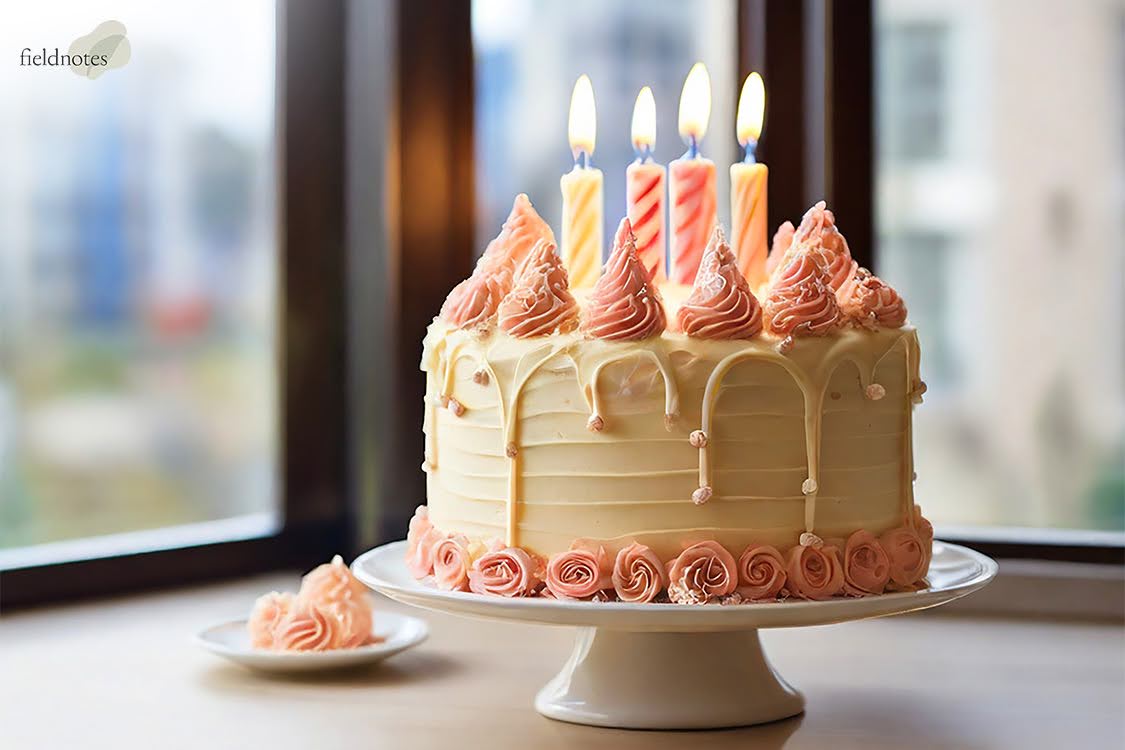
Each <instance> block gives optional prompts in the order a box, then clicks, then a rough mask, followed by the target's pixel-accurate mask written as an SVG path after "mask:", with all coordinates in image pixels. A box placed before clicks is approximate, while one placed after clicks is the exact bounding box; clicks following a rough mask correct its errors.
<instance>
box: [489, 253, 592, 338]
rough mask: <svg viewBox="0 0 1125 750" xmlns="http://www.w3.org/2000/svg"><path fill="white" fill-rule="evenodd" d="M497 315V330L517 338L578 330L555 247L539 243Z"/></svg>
mask: <svg viewBox="0 0 1125 750" xmlns="http://www.w3.org/2000/svg"><path fill="white" fill-rule="evenodd" d="M498 313H499V317H498V323H499V325H500V330H502V331H504V332H505V333H509V334H511V335H512V336H516V337H517V338H530V337H533V336H546V335H548V334H551V333H554V332H555V331H563V332H566V331H573V330H574V329H575V328H576V327H577V326H578V302H576V301H575V299H574V295H572V294H571V293H570V285H569V283H568V281H567V276H566V268H564V267H563V264H562V259H561V258H559V256H558V253H556V252H555V243H553V242H551V241H549V240H545V239H541V240H539V242H538V243H537V244H536V245H535V249H533V250H532V251H531V254H530V255H528V256H527V260H526V261H525V262H524V264H523V267H522V269H521V271H520V275H519V278H518V279H517V280H516V285H515V287H514V288H513V289H512V291H511V292H509V293H508V295H507V296H506V297H505V298H504V300H503V301H502V302H501V303H500V308H499V311H498Z"/></svg>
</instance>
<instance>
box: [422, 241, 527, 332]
mask: <svg viewBox="0 0 1125 750" xmlns="http://www.w3.org/2000/svg"><path fill="white" fill-rule="evenodd" d="M498 242H499V239H495V240H493V241H492V242H491V243H489V245H488V249H487V250H485V251H484V255H482V256H481V257H480V260H478V261H477V265H476V268H475V269H474V270H473V273H472V275H471V276H469V278H467V279H465V280H464V281H462V282H461V283H460V284H458V285H457V286H455V287H453V291H452V292H450V293H449V296H448V297H446V298H445V302H444V303H443V304H442V306H441V312H440V313H438V317H439V318H441V319H442V320H444V321H445V322H446V323H449V324H450V325H451V326H454V327H456V328H474V327H479V326H484V325H487V324H488V322H489V321H490V320H492V316H494V315H495V314H496V310H497V308H498V307H499V306H500V301H501V300H502V299H504V295H505V294H507V293H508V290H509V289H510V288H511V286H512V275H511V272H510V271H509V270H508V269H507V268H506V267H505V266H504V265H502V264H501V263H500V262H499V259H498V258H497V257H496V255H495V253H496V252H497V250H496V246H497V243H498Z"/></svg>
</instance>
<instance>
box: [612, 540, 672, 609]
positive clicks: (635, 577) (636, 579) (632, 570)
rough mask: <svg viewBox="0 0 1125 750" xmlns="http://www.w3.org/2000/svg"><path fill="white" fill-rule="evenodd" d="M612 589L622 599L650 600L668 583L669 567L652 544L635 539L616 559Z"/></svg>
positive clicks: (640, 601)
mask: <svg viewBox="0 0 1125 750" xmlns="http://www.w3.org/2000/svg"><path fill="white" fill-rule="evenodd" d="M612 580H613V590H614V591H616V592H617V598H618V599H620V600H621V601H623V602H636V603H646V602H651V601H652V600H654V599H655V598H656V597H657V596H659V594H660V592H661V591H663V590H664V589H666V588H667V587H668V571H667V569H666V568H665V567H664V564H663V563H661V562H660V558H659V557H657V556H656V553H655V552H653V551H652V549H651V548H650V547H647V546H645V545H643V544H638V543H637V542H633V543H632V544H630V545H629V546H628V547H623V548H622V549H621V551H620V552H618V553H617V558H616V559H615V560H614V562H613V575H612Z"/></svg>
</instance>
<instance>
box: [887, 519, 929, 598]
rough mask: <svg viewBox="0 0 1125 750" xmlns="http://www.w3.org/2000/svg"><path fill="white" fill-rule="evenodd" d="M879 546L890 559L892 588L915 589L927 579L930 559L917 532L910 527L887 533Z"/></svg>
mask: <svg viewBox="0 0 1125 750" xmlns="http://www.w3.org/2000/svg"><path fill="white" fill-rule="evenodd" d="M879 544H881V545H883V549H884V550H885V551H886V553H887V557H889V558H890V565H891V573H890V579H891V582H890V585H891V588H895V589H907V590H909V589H913V588H914V587H916V586H917V585H918V584H919V583H921V582H922V579H924V578H925V577H926V569H927V567H928V566H929V558H928V556H927V555H926V550H925V548H924V546H923V543H922V538H921V536H919V534H918V532H917V531H915V530H914V529H912V528H910V527H909V526H900V527H898V528H897V529H891V530H890V531H885V532H883V535H882V536H880V537H879Z"/></svg>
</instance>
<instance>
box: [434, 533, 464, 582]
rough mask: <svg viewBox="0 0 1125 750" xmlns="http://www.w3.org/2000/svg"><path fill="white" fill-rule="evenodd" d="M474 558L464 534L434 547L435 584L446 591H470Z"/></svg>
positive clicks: (448, 538) (449, 538)
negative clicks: (470, 574)
mask: <svg viewBox="0 0 1125 750" xmlns="http://www.w3.org/2000/svg"><path fill="white" fill-rule="evenodd" d="M472 567H473V556H472V553H471V552H470V551H469V540H468V538H467V537H465V536H464V535H463V534H457V535H455V536H450V537H446V538H445V539H442V540H441V541H439V542H438V543H437V544H435V545H434V582H435V583H436V584H437V587H438V588H439V589H443V590H445V591H468V590H469V571H470V570H471V569H472Z"/></svg>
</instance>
